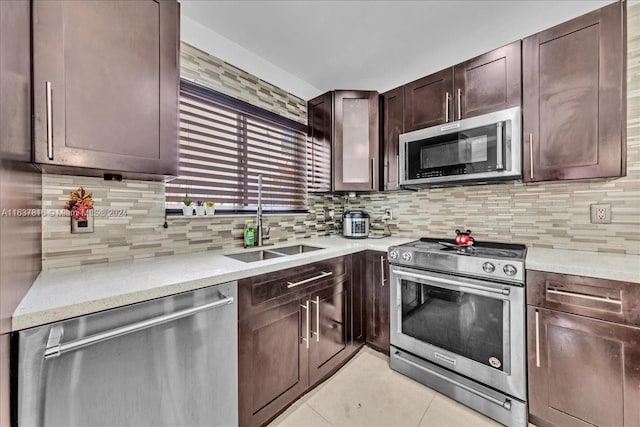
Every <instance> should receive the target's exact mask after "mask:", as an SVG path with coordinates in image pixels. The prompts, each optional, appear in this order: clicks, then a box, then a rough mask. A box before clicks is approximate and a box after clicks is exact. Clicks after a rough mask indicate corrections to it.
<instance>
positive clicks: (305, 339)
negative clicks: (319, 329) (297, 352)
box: [300, 300, 310, 349]
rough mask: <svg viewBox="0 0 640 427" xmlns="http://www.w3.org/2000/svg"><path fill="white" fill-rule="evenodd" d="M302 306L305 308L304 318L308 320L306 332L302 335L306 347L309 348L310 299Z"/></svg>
mask: <svg viewBox="0 0 640 427" xmlns="http://www.w3.org/2000/svg"><path fill="white" fill-rule="evenodd" d="M300 307H302V308H304V318H305V322H306V328H305V334H304V337H302V341H304V343H305V347H306V348H307V349H309V330H310V326H309V300H307V302H306V303H305V304H304V305H302V304H300Z"/></svg>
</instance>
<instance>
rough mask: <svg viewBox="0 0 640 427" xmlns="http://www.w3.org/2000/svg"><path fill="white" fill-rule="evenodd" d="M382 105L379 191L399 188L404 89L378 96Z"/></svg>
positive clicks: (396, 89)
mask: <svg viewBox="0 0 640 427" xmlns="http://www.w3.org/2000/svg"><path fill="white" fill-rule="evenodd" d="M380 102H381V103H382V132H381V135H382V141H381V149H380V159H381V162H380V170H381V171H382V173H381V174H380V178H381V182H380V189H381V190H384V191H389V190H397V189H398V188H399V179H398V167H399V164H398V161H399V154H400V153H399V150H400V134H402V133H404V87H398V88H395V89H392V90H390V91H388V92H385V93H383V94H382V95H380Z"/></svg>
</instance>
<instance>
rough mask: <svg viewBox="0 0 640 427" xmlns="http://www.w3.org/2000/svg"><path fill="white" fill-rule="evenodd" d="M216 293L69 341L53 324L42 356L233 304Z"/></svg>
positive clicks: (67, 350) (230, 299) (50, 355)
mask: <svg viewBox="0 0 640 427" xmlns="http://www.w3.org/2000/svg"><path fill="white" fill-rule="evenodd" d="M218 293H219V295H220V296H221V297H222V299H219V300H217V301H214V302H210V303H208V304H204V305H199V306H197V307H191V308H187V309H185V310H181V311H176V312H175V313H170V314H165V315H163V316H158V317H154V318H152V319H147V320H142V321H140V322H136V323H131V324H129V325H126V326H121V327H119V328H115V329H111V330H109V331H105V332H100V333H97V334H94V335H89V336H88V337H84V338H78V339H77V340H73V341H69V342H67V343H64V344H60V340H61V339H62V335H63V329H62V326H60V325H57V326H54V327H52V328H51V330H50V331H49V339H48V341H47V347H46V349H45V351H44V358H45V359H51V358H53V357H58V356H60V355H61V354H64V353H67V352H70V351H75V350H77V349H80V348H83V347H88V346H90V345H93V344H97V343H99V342H102V341H107V340H110V339H113V338H117V337H121V336H123V335H127V334H130V333H133V332H137V331H141V330H143V329H148V328H151V327H153V326H157V325H162V324H164V323H168V322H172V321H174V320H178V319H182V318H184V317H189V316H193V315H194V314H197V313H200V312H202V311H206V310H210V309H212V308H216V307H220V306H223V305H228V304H233V301H234V299H233V297H227V296H225V295H223V294H222V293H220V292H218Z"/></svg>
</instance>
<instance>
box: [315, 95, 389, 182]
mask: <svg viewBox="0 0 640 427" xmlns="http://www.w3.org/2000/svg"><path fill="white" fill-rule="evenodd" d="M329 99H331V102H330V103H329ZM329 107H331V108H329ZM378 108H379V107H378V92H374V91H350V90H338V91H333V92H329V93H326V94H324V95H321V96H319V97H317V98H314V99H312V100H311V101H309V102H308V117H309V133H310V142H311V145H312V147H314V149H317V154H316V153H315V152H314V153H312V159H311V164H312V167H311V170H312V177H311V181H314V180H315V181H316V182H315V183H313V185H311V186H310V188H309V191H331V190H333V191H377V189H378V174H379V167H378V162H379V160H378V159H379V157H378V156H379V153H378V149H379V148H378V139H379V135H378V132H379V130H378V129H379V125H378ZM328 112H330V117H331V120H330V122H327V120H326V119H327V113H328ZM329 130H330V133H328V132H329ZM327 135H330V146H331V164H330V167H329V168H327V166H328V165H327V163H326V158H325V153H326V149H327V142H326V141H327ZM327 174H330V176H331V181H330V186H328V185H327V184H326V176H328V175H327Z"/></svg>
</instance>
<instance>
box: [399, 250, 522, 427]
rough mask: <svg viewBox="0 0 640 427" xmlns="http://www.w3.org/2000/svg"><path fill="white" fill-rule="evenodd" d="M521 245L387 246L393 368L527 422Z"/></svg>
mask: <svg viewBox="0 0 640 427" xmlns="http://www.w3.org/2000/svg"><path fill="white" fill-rule="evenodd" d="M525 254H526V247H525V246H524V245H515V244H502V243H489V242H475V244H474V245H473V246H468V247H459V246H457V245H456V244H455V242H454V241H453V240H447V239H431V238H423V239H420V240H419V241H415V242H411V243H407V244H405V245H400V246H393V247H391V248H389V254H388V256H389V263H390V266H389V270H390V273H389V278H390V284H391V311H390V313H391V359H390V365H391V367H392V368H393V369H395V370H397V371H399V372H402V373H403V374H405V375H407V376H410V377H412V378H414V379H415V380H417V381H420V382H422V383H423V384H425V385H427V386H429V387H431V388H434V389H436V390H438V391H439V392H441V393H443V394H445V395H447V396H449V397H451V398H453V399H456V400H458V401H459V402H461V403H464V404H465V405H467V406H470V407H471V408H474V409H476V410H477V411H479V412H482V413H484V414H485V415H487V416H489V417H491V418H493V419H495V420H497V421H499V422H501V423H503V424H506V425H509V426H513V425H515V426H526V425H527V405H526V397H527V391H526V390H527V382H526V376H527V375H526V350H525V290H524V259H525Z"/></svg>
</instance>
